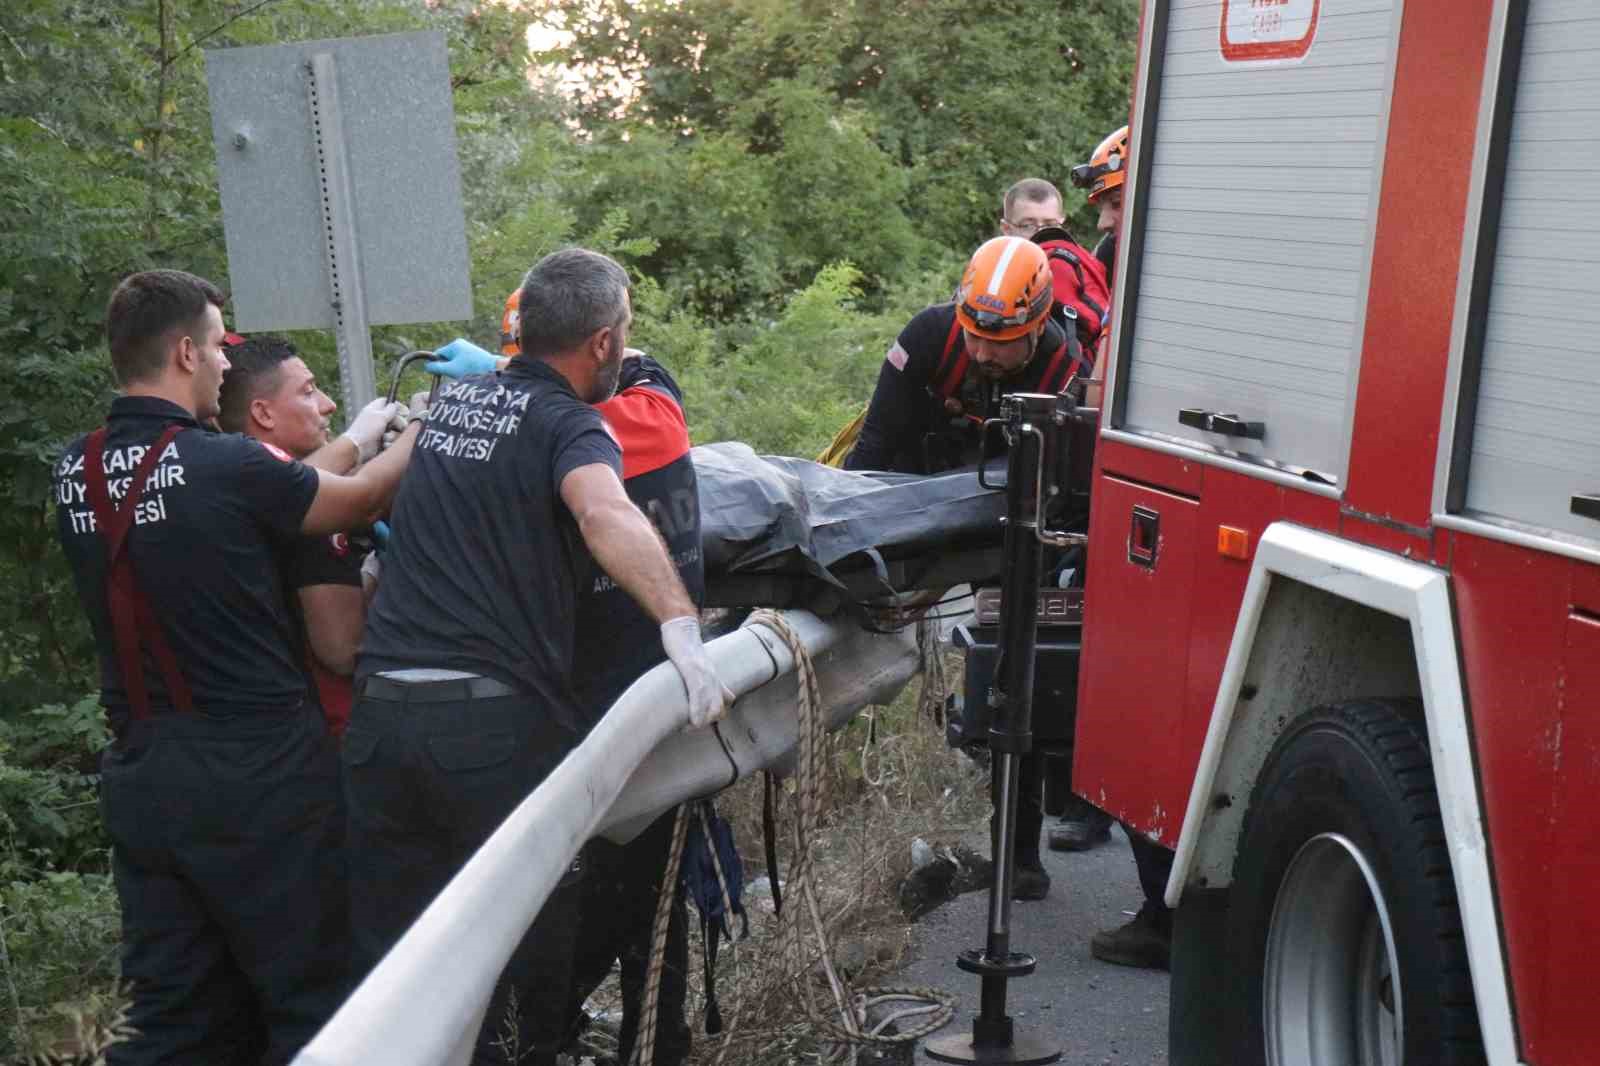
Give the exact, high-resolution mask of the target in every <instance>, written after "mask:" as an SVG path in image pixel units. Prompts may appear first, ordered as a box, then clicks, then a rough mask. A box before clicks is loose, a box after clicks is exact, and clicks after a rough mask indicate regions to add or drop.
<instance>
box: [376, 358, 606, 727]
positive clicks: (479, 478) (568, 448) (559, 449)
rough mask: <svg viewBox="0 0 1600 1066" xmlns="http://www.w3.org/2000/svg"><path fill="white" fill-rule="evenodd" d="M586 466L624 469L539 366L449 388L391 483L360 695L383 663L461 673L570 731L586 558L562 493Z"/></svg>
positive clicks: (555, 376)
mask: <svg viewBox="0 0 1600 1066" xmlns="http://www.w3.org/2000/svg"><path fill="white" fill-rule="evenodd" d="M591 463H604V464H606V465H607V466H610V467H611V468H612V469H613V470H615V471H617V473H618V475H619V476H620V475H621V471H622V449H621V448H620V447H619V445H618V443H617V441H616V439H615V438H614V437H613V436H612V435H611V432H610V430H609V429H608V428H607V427H606V424H605V421H604V420H603V419H602V418H601V417H600V414H599V413H598V412H597V411H596V410H595V409H594V408H593V407H591V406H589V405H588V404H586V403H584V402H583V401H582V400H580V399H578V397H577V395H576V394H575V393H574V392H573V391H572V387H571V386H570V385H568V384H567V381H566V379H565V378H563V377H562V376H561V374H560V373H558V372H557V371H556V370H554V369H552V368H551V367H550V366H548V365H547V364H546V363H544V362H542V361H541V360H538V359H529V358H527V357H518V358H516V359H513V360H512V361H511V365H510V366H508V367H507V368H506V369H505V370H502V371H500V372H498V373H494V374H478V375H474V376H471V377H466V378H462V379H461V380H459V381H453V382H448V383H446V385H445V386H444V388H443V389H442V390H440V393H439V397H438V399H436V400H435V401H434V403H433V404H432V405H431V406H430V407H429V410H428V419H427V423H426V425H424V427H423V429H422V432H421V434H420V435H419V436H418V437H417V443H416V447H415V449H414V450H413V452H412V455H411V465H410V466H409V467H408V468H407V470H406V473H405V477H404V478H403V479H402V480H401V482H400V492H399V495H398V497H397V498H396V500H395V505H394V512H393V521H392V522H391V525H392V526H393V528H394V532H393V534H392V535H391V537H390V540H389V547H388V550H387V551H386V552H385V555H384V560H383V579H382V580H381V581H379V582H378V594H377V596H376V597H375V598H374V599H373V601H372V606H371V607H370V608H369V610H368V612H367V631H366V635H365V637H364V638H363V640H362V642H361V654H360V657H359V659H358V660H357V663H356V686H357V691H360V686H361V683H362V682H363V681H365V679H366V678H367V677H369V676H371V675H372V674H373V673H376V672H379V671H383V670H399V669H406V668H409V667H435V668H442V669H451V670H464V671H468V672H470V673H475V674H482V675H483V676H485V677H492V678H495V679H496V680H499V681H503V682H505V683H507V684H509V685H513V686H515V687H516V688H518V689H520V690H521V691H523V692H525V693H528V694H530V695H532V696H534V697H536V698H537V700H538V703H539V706H540V708H541V710H548V712H549V713H550V714H552V715H553V716H554V717H555V719H556V720H557V721H558V722H560V723H561V724H562V725H564V726H565V727H567V728H569V729H577V728H578V723H579V721H580V715H579V713H578V707H577V702H576V699H575V697H574V695H573V692H572V686H571V670H572V648H573V627H574V618H575V612H576V591H577V583H578V579H579V577H580V575H583V574H587V573H588V571H589V567H590V565H591V563H590V557H589V551H588V549H587V547H586V546H585V545H584V543H583V539H582V537H581V536H580V535H579V533H578V527H577V522H576V521H575V520H574V519H573V517H572V515H571V513H570V512H569V511H568V510H567V508H566V505H565V504H564V503H562V501H561V493H560V488H561V482H562V479H563V478H565V477H566V476H567V475H568V474H569V473H571V472H572V471H574V470H576V469H577V468H578V467H581V466H587V465H589V464H591Z"/></svg>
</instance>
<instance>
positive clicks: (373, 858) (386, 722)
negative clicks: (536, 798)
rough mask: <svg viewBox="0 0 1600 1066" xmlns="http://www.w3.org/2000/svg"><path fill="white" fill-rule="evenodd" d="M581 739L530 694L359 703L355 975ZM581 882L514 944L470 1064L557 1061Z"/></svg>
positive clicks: (353, 804) (354, 717)
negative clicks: (532, 702)
mask: <svg viewBox="0 0 1600 1066" xmlns="http://www.w3.org/2000/svg"><path fill="white" fill-rule="evenodd" d="M577 739H578V738H577V737H576V736H574V735H573V734H572V732H571V731H570V730H567V729H563V728H561V727H559V726H557V725H555V724H553V723H551V722H550V721H549V720H548V717H547V716H544V715H541V714H539V713H538V709H537V708H536V707H533V706H530V700H529V699H528V698H526V697H522V696H502V697H495V698H490V699H460V700H449V701H443V702H437V703H432V702H419V701H415V700H410V701H407V700H401V701H391V700H377V699H372V698H370V697H367V696H362V697H360V698H359V699H357V700H356V703H355V706H354V708H352V710H351V712H350V725H349V728H348V729H347V730H346V731H345V737H344V748H343V764H344V784H345V800H346V804H347V806H348V809H349V864H350V924H351V933H352V936H351V940H352V955H351V967H352V971H353V973H354V975H355V977H356V978H357V980H359V979H360V978H362V977H365V976H366V974H367V972H368V971H369V970H371V969H372V967H373V966H375V965H376V964H377V963H378V962H379V960H381V959H382V958H383V956H384V955H385V954H386V953H387V952H388V950H389V948H390V947H392V946H393V945H394V943H395V941H397V940H398V939H400V936H401V934H403V933H404V932H405V931H406V929H407V928H409V927H410V925H411V923H412V922H414V921H415V920H416V919H417V917H418V916H419V915H421V914H422V912H423V910H425V909H426V908H427V905H428V904H429V903H431V902H432V901H433V898H434V897H435V896H436V895H438V894H439V891H440V890H441V889H443V888H444V886H445V885H446V884H447V883H449V881H450V879H451V878H452V877H454V876H455V874H456V872H457V871H459V870H460V869H461V867H462V866H463V865H465V864H466V861H467V860H468V859H470V858H471V857H472V855H473V853H474V852H476V851H477V850H478V847H479V846H480V845H481V844H482V843H483V842H484V841H485V840H487V839H488V838H489V836H490V834H492V833H493V832H494V831H495V830H496V829H497V828H499V826H500V823H501V822H502V821H504V820H505V817H506V815H508V814H510V813H511V811H512V809H513V808H515V807H516V806H517V804H519V803H521V802H522V801H523V800H524V799H525V798H526V797H527V796H528V794H529V793H530V792H532V791H533V790H534V788H536V787H537V786H538V784H539V782H540V781H543V780H544V778H545V777H546V776H547V775H548V774H549V773H550V771H551V770H553V769H555V768H556V766H557V765H558V764H559V763H560V762H561V760H562V758H563V757H565V755H566V754H567V752H569V751H571V750H572V748H573V747H574V746H576V744H577ZM581 891H582V886H581V884H580V883H579V879H578V878H577V877H575V876H569V877H568V878H566V879H565V880H564V881H563V882H562V884H561V885H560V886H559V887H557V889H556V890H555V892H553V893H552V894H551V896H550V899H549V900H548V901H546V903H545V905H544V908H543V909H542V910H541V911H540V912H539V916H538V918H537V919H536V920H535V921H534V923H533V926H532V928H530V929H529V930H528V933H527V935H526V936H524V937H523V939H522V942H521V943H520V944H519V945H518V946H517V948H516V950H515V951H514V952H513V953H512V956H511V960H510V961H509V962H508V963H506V968H505V970H504V972H503V973H502V974H501V978H500V981H499V982H498V983H497V985H496V986H495V992H494V996H493V997H492V998H491V999H490V1001H489V1009H488V1013H487V1014H486V1015H485V1016H484V1023H483V1029H482V1031H481V1032H480V1033H479V1034H478V1043H477V1047H476V1049H475V1051H474V1053H473V1062H474V1063H478V1064H489V1063H497V1064H503V1063H508V1062H519V1063H521V1062H532V1063H553V1062H554V1061H555V1055H556V1052H557V1051H558V1050H559V1049H560V1045H561V1042H562V1037H563V1036H564V1035H565V1032H566V1023H567V1020H568V1015H567V1013H566V1009H567V1001H568V995H569V986H570V983H571V968H572V953H573V947H574V944H575V943H576V940H577V924H578V923H577V907H578V903H579V899H580V895H581Z"/></svg>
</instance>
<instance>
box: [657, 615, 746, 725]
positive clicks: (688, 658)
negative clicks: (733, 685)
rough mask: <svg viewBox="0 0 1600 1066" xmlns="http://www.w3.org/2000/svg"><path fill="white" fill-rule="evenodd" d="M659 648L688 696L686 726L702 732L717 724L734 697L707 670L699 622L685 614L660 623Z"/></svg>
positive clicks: (709, 665)
mask: <svg viewBox="0 0 1600 1066" xmlns="http://www.w3.org/2000/svg"><path fill="white" fill-rule="evenodd" d="M661 646H662V647H663V648H665V649H666V652H667V658H669V659H671V660H672V665H673V666H675V667H677V668H678V676H679V677H681V678H683V687H684V689H685V690H686V691H687V692H688V694H689V724H690V725H691V726H693V727H694V728H695V729H703V728H704V727H706V726H708V725H710V724H711V723H712V722H716V721H719V720H720V719H721V718H722V716H723V715H724V714H727V713H728V708H729V707H731V706H733V701H734V699H736V697H735V696H734V694H733V691H732V690H731V689H729V688H728V686H727V685H724V684H723V683H722V679H721V678H719V677H717V672H716V671H715V670H713V669H712V667H711V658H710V657H709V656H708V655H706V646H705V645H704V644H702V643H701V642H700V620H699V619H698V618H696V617H695V616H694V615H692V614H686V615H683V616H681V617H678V618H672V619H668V620H667V621H665V622H663V623H661Z"/></svg>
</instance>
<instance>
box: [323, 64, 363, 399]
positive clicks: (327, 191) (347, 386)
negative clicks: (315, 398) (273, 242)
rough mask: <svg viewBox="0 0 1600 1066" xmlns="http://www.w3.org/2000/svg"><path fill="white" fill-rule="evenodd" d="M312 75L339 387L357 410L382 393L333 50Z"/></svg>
mask: <svg viewBox="0 0 1600 1066" xmlns="http://www.w3.org/2000/svg"><path fill="white" fill-rule="evenodd" d="M306 74H307V76H308V78H309V80H310V88H311V131H312V140H313V144H314V146H315V149H316V164H317V181H318V188H319V190H320V193H321V198H322V233H323V248H324V252H325V254H324V257H323V258H324V262H325V263H326V264H327V268H328V292H329V300H330V302H331V303H332V306H333V314H334V335H335V337H336V338H337V342H338V348H339V389H340V392H341V393H342V394H343V397H344V409H345V411H346V412H354V411H357V410H359V409H360V408H362V407H363V406H365V405H366V404H368V403H370V402H371V401H372V400H374V399H376V398H377V395H378V386H377V381H376V375H375V372H374V370H373V366H372V336H371V334H370V333H369V332H368V327H367V298H366V290H365V288H364V286H363V278H362V276H361V254H360V251H359V247H358V245H357V243H356V226H355V209H354V203H355V201H354V196H353V191H352V184H351V181H350V165H349V160H348V158H347V157H346V154H345V143H344V125H343V122H342V120H341V117H340V112H339V79H338V69H337V67H336V65H335V63H334V58H333V54H332V53H330V52H318V53H317V54H315V55H313V56H312V57H311V62H309V63H307V64H306Z"/></svg>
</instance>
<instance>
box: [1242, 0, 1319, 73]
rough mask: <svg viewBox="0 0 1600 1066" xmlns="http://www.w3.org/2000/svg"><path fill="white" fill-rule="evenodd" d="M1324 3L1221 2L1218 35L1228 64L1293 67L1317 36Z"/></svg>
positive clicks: (1316, 0)
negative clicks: (1292, 64) (1220, 23)
mask: <svg viewBox="0 0 1600 1066" xmlns="http://www.w3.org/2000/svg"><path fill="white" fill-rule="evenodd" d="M1321 14H1322V0H1222V25H1221V28H1220V31H1219V34H1218V37H1219V43H1220V44H1221V47H1222V59H1223V61H1224V62H1227V63H1285V62H1288V63H1292V62H1295V61H1297V60H1301V59H1304V58H1305V57H1306V53H1307V52H1309V51H1311V42H1312V41H1313V40H1315V39H1316V36H1317V19H1318V17H1319V16H1320V15H1321Z"/></svg>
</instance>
